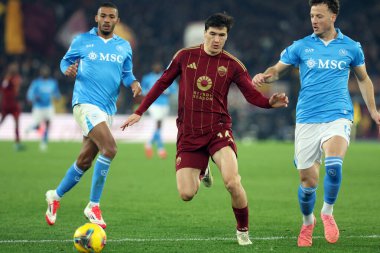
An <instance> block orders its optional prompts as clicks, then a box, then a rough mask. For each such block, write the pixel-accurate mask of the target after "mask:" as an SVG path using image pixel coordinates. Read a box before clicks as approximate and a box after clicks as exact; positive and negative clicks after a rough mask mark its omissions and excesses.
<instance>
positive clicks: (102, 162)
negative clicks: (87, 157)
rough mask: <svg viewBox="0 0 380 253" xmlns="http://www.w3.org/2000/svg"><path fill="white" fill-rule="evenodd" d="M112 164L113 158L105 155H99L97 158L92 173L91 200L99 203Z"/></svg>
mask: <svg viewBox="0 0 380 253" xmlns="http://www.w3.org/2000/svg"><path fill="white" fill-rule="evenodd" d="M110 164H111V159H110V158H108V157H105V156H103V155H99V156H98V159H96V163H95V167H94V174H93V175H92V185H91V194H90V201H91V202H94V203H99V201H100V197H101V195H102V192H103V187H104V183H105V182H106V178H107V174H108V169H109V168H110Z"/></svg>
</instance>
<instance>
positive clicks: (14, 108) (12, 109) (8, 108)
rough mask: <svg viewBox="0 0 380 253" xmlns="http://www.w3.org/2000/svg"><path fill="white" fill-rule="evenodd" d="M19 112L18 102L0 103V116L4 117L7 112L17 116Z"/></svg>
mask: <svg viewBox="0 0 380 253" xmlns="http://www.w3.org/2000/svg"><path fill="white" fill-rule="evenodd" d="M20 113H21V108H20V105H19V104H4V103H2V105H1V117H5V116H7V115H8V114H12V115H13V117H15V118H18V117H19V116H20Z"/></svg>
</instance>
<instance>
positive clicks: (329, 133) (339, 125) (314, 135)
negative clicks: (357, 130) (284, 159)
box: [294, 119, 352, 169]
mask: <svg viewBox="0 0 380 253" xmlns="http://www.w3.org/2000/svg"><path fill="white" fill-rule="evenodd" d="M351 125H352V122H351V121H350V120H348V119H337V120H335V121H332V122H329V123H320V124H298V123H297V124H296V133H295V145H294V149H295V150H294V164H295V165H296V167H297V169H307V168H310V167H311V166H312V165H313V164H314V163H315V162H318V163H319V164H321V163H322V154H323V150H322V144H323V143H324V142H325V141H327V140H329V139H330V138H331V137H333V136H341V137H343V138H344V139H346V141H347V144H348V145H349V144H350V133H351Z"/></svg>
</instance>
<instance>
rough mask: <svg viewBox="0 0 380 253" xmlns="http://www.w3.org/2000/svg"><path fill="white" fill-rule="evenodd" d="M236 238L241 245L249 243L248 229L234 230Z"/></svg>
mask: <svg viewBox="0 0 380 253" xmlns="http://www.w3.org/2000/svg"><path fill="white" fill-rule="evenodd" d="M236 238H237V241H238V243H239V245H241V246H245V245H250V244H252V242H251V240H250V239H249V235H248V231H245V232H243V231H239V230H236Z"/></svg>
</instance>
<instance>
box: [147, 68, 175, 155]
mask: <svg viewBox="0 0 380 253" xmlns="http://www.w3.org/2000/svg"><path fill="white" fill-rule="evenodd" d="M161 75H162V64H161V63H159V62H155V63H154V64H153V65H152V72H149V73H148V74H146V75H144V76H143V78H142V79H141V87H142V93H143V95H146V94H148V92H149V91H150V89H151V88H152V87H153V85H154V84H155V83H156V81H157V80H158V78H160V77H161ZM176 92H177V84H176V82H174V83H173V84H172V85H170V86H169V87H168V88H167V89H166V90H165V91H164V93H162V94H161V95H160V96H159V97H158V98H157V100H156V101H154V102H153V104H152V105H151V106H150V107H149V109H148V111H149V115H150V116H151V117H152V118H153V119H154V120H155V123H156V128H155V130H154V132H153V135H152V138H151V139H150V140H149V141H148V142H147V143H146V144H145V155H146V156H147V157H148V158H152V157H153V147H152V146H153V145H154V144H156V145H157V154H158V156H159V157H160V158H162V159H165V158H166V156H167V153H166V150H165V147H164V143H163V141H162V137H161V126H162V122H163V120H164V119H165V118H166V117H167V116H168V115H169V111H170V96H171V95H173V94H175V93H176Z"/></svg>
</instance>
